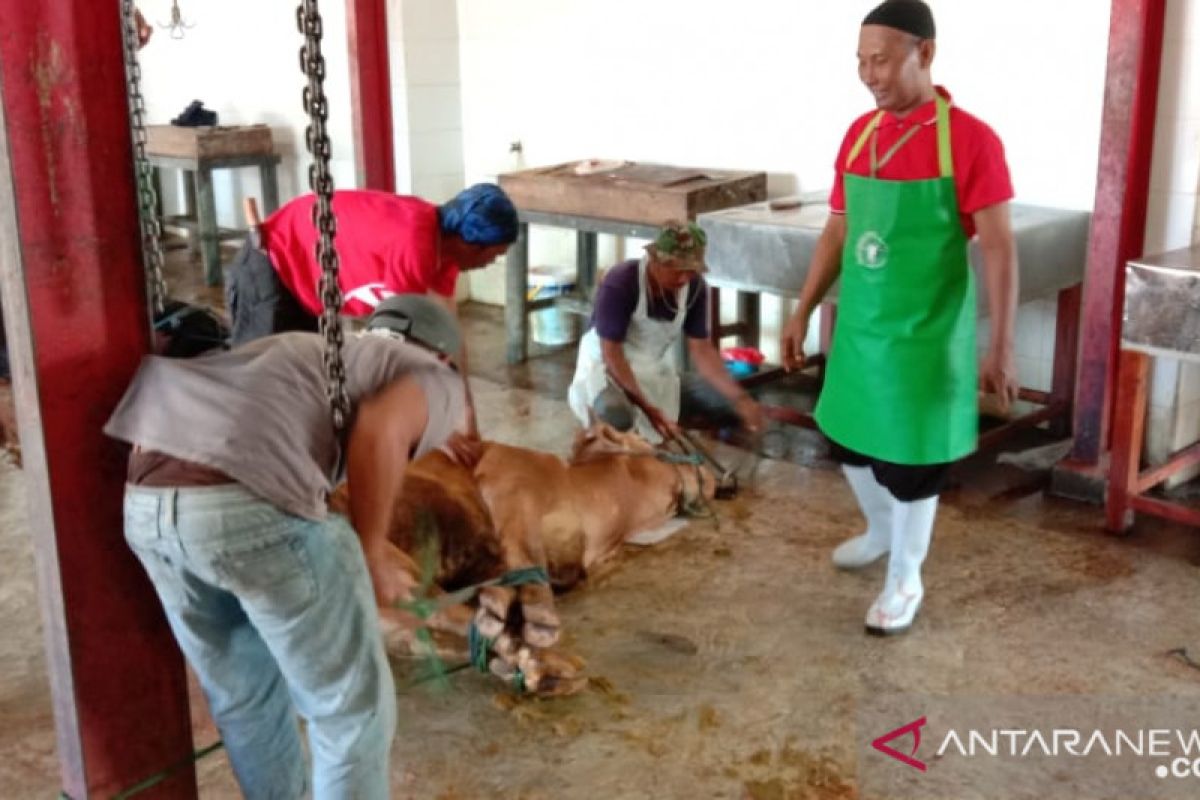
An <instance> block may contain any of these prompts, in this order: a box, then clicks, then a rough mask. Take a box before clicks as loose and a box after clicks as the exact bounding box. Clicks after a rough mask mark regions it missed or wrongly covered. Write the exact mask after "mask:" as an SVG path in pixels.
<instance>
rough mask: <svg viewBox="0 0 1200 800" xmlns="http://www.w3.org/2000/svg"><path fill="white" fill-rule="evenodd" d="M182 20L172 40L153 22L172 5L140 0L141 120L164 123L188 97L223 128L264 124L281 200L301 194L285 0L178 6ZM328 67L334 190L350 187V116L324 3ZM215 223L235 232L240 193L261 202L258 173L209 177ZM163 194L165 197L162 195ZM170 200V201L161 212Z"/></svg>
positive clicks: (343, 69) (342, 59) (292, 42)
mask: <svg viewBox="0 0 1200 800" xmlns="http://www.w3.org/2000/svg"><path fill="white" fill-rule="evenodd" d="M180 5H181V8H182V9H183V13H184V18H185V19H186V20H187V21H188V22H190V23H192V24H194V25H195V27H194V28H191V29H189V30H186V31H184V35H183V38H181V39H172V38H171V37H170V34H169V32H168V31H167V30H164V29H161V28H158V26H157V23H159V22H166V21H168V20H169V19H170V11H171V2H170V0H139V3H138V6H139V8H140V9H141V11H142V14H143V15H144V16H145V17H146V19H147V20H148V21H149V22H150V23H151V24H154V25H155V31H154V36H153V37H152V38H151V40H150V43H149V44H148V45H146V47H144V48H143V49H142V50H141V52H140V54H139V56H140V60H141V66H142V81H143V94H144V95H145V98H146V110H147V121H148V122H150V123H161V124H166V123H169V122H170V120H171V118H172V117H174V116H176V115H178V114H179V113H180V112H181V111H182V110H183V109H184V107H185V106H187V104H188V103H190V102H191V101H192V100H203V101H204V104H205V107H206V108H211V109H213V110H214V111H216V112H217V113H218V114H219V115H220V123H221V124H222V125H249V124H254V123H263V124H266V125H269V126H271V131H272V134H273V136H274V139H275V146H276V148H277V149H278V151H279V153H280V155H281V156H282V157H283V162H282V163H281V164H280V167H279V197H280V202H284V201H286V200H288V199H290V198H292V197H294V196H296V195H298V194H303V193H305V192H307V191H308V190H309V189H308V163H309V157H308V152H307V150H306V149H305V145H304V129H305V125H306V123H307V115H305V113H304V108H303V105H302V103H301V91H302V89H303V87H304V85H305V79H304V76H303V73H301V71H300V58H299V55H298V54H299V50H300V46H301V45H302V44H303V41H304V39H303V37H302V36H301V34H300V32H299V31H298V30H297V27H296V5H297V4H296V3H294V2H291V0H270V2H261V0H259V1H256V2H245V0H205V2H190V3H189V2H183V3H181V4H180ZM321 11H322V19H323V22H324V29H325V36H324V42H323V45H322V52H323V54H324V56H325V62H326V78H325V92H326V95H327V96H328V98H329V105H330V119H329V122H328V123H327V129H328V132H329V137H330V139H331V141H332V144H333V159H332V164H331V168H332V172H333V176H334V184H335V185H336V186H337V187H339V188H348V187H353V186H354V185H355V174H354V144H353V139H352V131H351V115H350V77H349V71H348V61H347V52H348V46H347V40H346V18H345V3H344V2H343V1H342V0H331V1H330V2H326V3H324V4H322V8H321ZM213 182H214V188H215V192H216V197H217V221H218V223H219V224H220V225H223V226H230V227H242V226H243V223H242V219H241V211H240V209H241V197H242V195H243V194H244V193H248V194H251V195H254V196H257V197H260V198H261V196H262V194H261V190H260V189H259V181H258V174H257V171H256V170H253V169H246V170H221V171H218V172H217V173H215V174H214V179H213ZM164 194H168V195H169V194H170V193H169V192H166V191H164ZM173 199H174V198H170V197H168V204H169V205H168V207H171V206H170V204H171V202H172V200H173Z"/></svg>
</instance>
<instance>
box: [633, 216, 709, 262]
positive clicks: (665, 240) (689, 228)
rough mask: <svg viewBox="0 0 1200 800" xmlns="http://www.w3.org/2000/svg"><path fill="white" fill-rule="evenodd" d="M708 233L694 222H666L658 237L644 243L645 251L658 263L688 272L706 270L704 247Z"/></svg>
mask: <svg viewBox="0 0 1200 800" xmlns="http://www.w3.org/2000/svg"><path fill="white" fill-rule="evenodd" d="M707 244H708V235H707V234H705V233H704V230H703V229H702V228H701V227H700V226H699V225H697V224H696V223H694V222H687V223H683V222H668V223H667V224H666V225H665V226H663V229H662V232H661V233H659V234H658V238H657V239H655V240H654V241H653V242H651V243H650V244H648V245H646V252H647V253H649V254H650V257H651V258H652V259H653V260H655V261H658V262H660V263H664V264H667V265H669V266H672V267H674V268H675V269H682V270H688V271H690V272H707V271H708V265H706V264H705V263H704V248H705V245H707Z"/></svg>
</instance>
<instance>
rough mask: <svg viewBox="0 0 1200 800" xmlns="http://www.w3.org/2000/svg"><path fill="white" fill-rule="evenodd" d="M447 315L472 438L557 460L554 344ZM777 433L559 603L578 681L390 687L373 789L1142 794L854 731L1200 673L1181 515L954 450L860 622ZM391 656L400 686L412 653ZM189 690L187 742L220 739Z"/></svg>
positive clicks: (48, 766)
mask: <svg viewBox="0 0 1200 800" xmlns="http://www.w3.org/2000/svg"><path fill="white" fill-rule="evenodd" d="M176 282H177V283H179V282H181V279H180V278H179V277H178V276H177V281H176ZM465 319H466V329H467V334H468V337H469V339H470V347H471V352H472V354H473V358H472V364H473V369H474V372H475V380H474V386H475V391H476V398H477V402H478V406H479V409H480V414H481V427H482V429H483V431H484V433H485V434H486V435H487V436H489V437H491V438H495V439H499V440H502V441H506V442H511V443H519V444H522V445H525V446H530V447H536V448H541V449H546V450H551V451H555V452H559V453H562V452H564V451H565V448H566V447H567V445H568V443H569V441H570V436H571V432H572V430H573V426H574V422H573V420H572V418H571V416H570V414H569V412H568V411H567V409H566V406H565V403H564V402H562V400H561V398H562V396H563V394H564V391H565V385H566V382H567V381H568V380H569V378H570V369H571V353H570V350H569V348H568V349H565V350H550V351H544V352H539V354H538V356H537V357H536V358H535V359H533V360H532V361H531V362H529V363H528V364H527V365H523V366H521V367H516V368H510V367H507V366H504V365H503V336H502V330H503V327H502V323H501V318H500V315H499V313H498V311H497V310H495V309H485V308H476V307H470V308H468V309H467V312H466V314H465ZM776 446H777V447H779V448H781V452H782V451H786V453H787V454H788V456H789V460H771V461H765V462H764V463H763V464H762V465H761V467H760V469H759V470H758V473H757V480H756V482H755V485H754V486H753V488H752V489H749V490H748V491H746V492H744V493H743V494H742V495H741V496H740V497H739V498H737V499H736V500H734V501H731V502H727V503H722V504H720V505H719V506H718V512H719V514H718V517H717V519H715V520H698V521H693V522H692V523H691V524H690V525H689V526H688V527H687V528H686V529H685V530H683V531H682V532H681V533H679V534H677V535H676V536H675V537H674V538H672V539H670V540H668V541H667V542H665V543H663V544H661V545H659V546H656V547H653V548H646V549H639V550H633V549H630V551H629V552H628V553H627V554H625V556H624V557H623V558H622V560H621V562H620V564H619V566H618V567H617V568H615V569H613V570H610V571H608V572H607V573H606V574H605V575H603V576H602V577H600V578H599V579H595V580H593V581H591V582H590V583H589V585H587V586H585V587H584V588H582V589H580V590H578V591H576V592H573V593H572V594H570V595H568V596H566V597H564V598H562V599H561V603H560V612H561V614H562V617H563V623H564V626H565V629H566V631H567V642H566V644H567V646H568V647H569V648H570V649H572V650H573V651H575V652H577V653H579V654H580V655H582V656H583V657H584V658H585V659H586V660H587V661H588V674H589V675H590V676H591V678H592V681H591V684H590V687H589V690H588V691H586V692H584V693H582V694H581V695H579V696H576V697H572V698H566V699H558V700H550V701H536V700H527V699H516V698H513V697H511V696H510V695H508V694H507V693H506V692H505V691H504V690H503V689H502V688H501V687H500V686H499V685H498V684H497V683H496V682H494V681H493V680H492V679H489V678H488V677H485V676H480V675H477V674H473V673H466V672H465V673H459V674H458V675H456V676H454V677H453V678H452V682H453V685H452V688H451V690H450V691H449V692H440V693H439V692H436V691H431V690H428V689H425V688H416V689H405V690H402V691H400V692H399V699H400V711H401V722H400V726H399V730H398V733H397V737H396V743H395V747H394V751H393V755H394V757H393V776H394V778H393V780H394V782H393V786H394V796H395V797H397V798H422V799H424V798H440V799H441V800H466V799H468V798H528V799H529V800H533V799H534V798H555V799H556V800H559V799H562V800H566V799H568V798H643V797H646V798H650V797H653V798H731V799H740V798H753V799H754V800H776V799H778V800H783V799H784V798H797V799H801V798H802V799H804V800H818V799H820V800H844V799H846V798H857V797H862V798H868V797H869V798H884V797H887V798H900V797H905V798H921V800H930V798H933V797H946V798H956V800H962V799H963V798H976V797H978V798H1050V797H1063V798H1084V797H1110V796H1112V797H1121V798H1131V797H1135V796H1145V797H1152V796H1154V797H1157V796H1161V795H1156V794H1153V793H1152V792H1153V790H1154V789H1155V784H1153V783H1150V784H1147V786H1148V788H1147V789H1146V793H1145V794H1144V795H1143V794H1140V793H1130V792H1129V791H1125V790H1122V791H1120V792H1118V793H1116V794H1113V792H1114V791H1116V790H1115V789H1114V788H1113V784H1112V782H1111V781H1109V780H1107V779H1106V778H1105V776H1104V775H1103V774H1102V773H1101V772H1099V771H1094V770H1090V771H1089V770H1082V771H1080V770H1076V771H1075V772H1070V773H1063V772H1062V768H1061V766H1052V765H1045V766H1043V767H1035V768H1026V769H1022V770H1012V771H1010V772H1009V773H1006V774H1005V777H1004V778H1003V780H1000V779H997V778H995V777H988V776H983V777H980V776H979V775H974V776H972V775H971V773H963V774H962V775H961V776H960V775H958V774H957V773H952V771H951V770H949V769H943V770H941V772H940V775H941V777H940V780H941V781H942V783H941V784H939V786H940V787H941V788H940V789H939V790H938V791H937V792H934V791H933V790H932V789H931V788H929V786H930V785H926V786H925V788H922V784H920V783H908V784H901V785H899V787H898V788H896V789H894V790H892V789H887V788H883V789H880V788H878V787H877V786H876V785H875V784H874V783H871V782H869V781H865V780H864V774H865V773H864V770H866V769H867V768H869V767H871V768H875V769H878V761H879V759H881V758H882V756H880V755H879V754H877V753H875V752H874V751H873V750H871V748H870V746H869V743H870V741H871V740H872V739H873V738H874V737H876V736H878V735H880V734H882V733H884V732H885V731H886V730H889V729H890V728H891V727H896V726H898V725H901V724H904V723H906V722H908V721H909V720H910V719H911V717H887V716H886V714H884V716H881V717H880V719H888V720H890V724H888V726H887V727H883V726H882V725H881V726H880V727H871V725H873V724H874V723H873V720H874V717H871V716H865V717H864V716H863V715H864V714H865V713H867V712H872V711H873V710H874V711H879V713H881V714H883V711H880V709H886V708H891V707H895V703H899V702H900V701H899V700H898V699H897V698H902V697H905V696H912V695H917V696H931V697H937V698H939V699H940V701H942V702H944V701H946V700H947V698H949V699H950V700H953V699H954V698H964V699H966V698H975V699H978V698H980V697H985V698H989V699H990V700H991V702H993V703H996V704H1001V705H1002V704H1004V703H1005V702H1007V701H1008V700H1011V702H1014V703H1016V702H1018V701H1019V700H1020V699H1021V698H1029V697H1038V698H1042V699H1041V701H1040V702H1042V703H1045V704H1053V703H1054V702H1056V700H1062V701H1063V702H1066V701H1068V700H1070V699H1079V698H1084V699H1087V698H1093V697H1095V698H1100V697H1104V698H1109V699H1110V700H1111V699H1112V698H1116V701H1115V702H1117V703H1120V702H1124V701H1128V702H1129V703H1133V704H1136V702H1137V699H1138V698H1142V697H1160V698H1161V697H1193V698H1194V697H1196V696H1197V694H1198V690H1200V672H1197V671H1196V669H1194V668H1193V667H1191V666H1189V665H1188V664H1187V663H1186V662H1185V660H1184V659H1181V658H1179V657H1177V656H1172V655H1170V651H1171V650H1173V649H1175V648H1179V647H1189V646H1190V649H1191V652H1192V653H1194V654H1200V629H1198V625H1197V621H1196V620H1197V617H1196V609H1197V607H1198V606H1200V582H1198V581H1197V565H1198V564H1200V536H1198V535H1197V534H1196V532H1195V531H1189V530H1186V529H1182V528H1179V527H1177V526H1172V525H1167V524H1163V523H1159V522H1157V521H1154V520H1149V519H1145V518H1143V519H1141V520H1139V523H1138V525H1137V527H1136V528H1135V530H1134V533H1133V534H1132V535H1131V536H1129V537H1126V538H1123V539H1113V538H1109V537H1106V536H1104V535H1102V534H1101V533H1100V528H1099V525H1100V521H1101V515H1100V512H1099V510H1098V509H1096V508H1091V507H1086V506H1080V505H1075V504H1072V503H1067V502H1065V501H1058V500H1054V499H1049V498H1046V497H1044V496H1043V495H1042V493H1041V489H1042V487H1043V485H1044V482H1045V477H1044V475H1040V474H1036V473H1026V472H1022V471H1020V470H1017V469H1015V468H1013V467H1008V466H1002V465H995V464H994V463H992V462H993V459H992V458H991V457H987V458H980V459H976V460H975V461H973V462H972V463H970V464H968V465H967V466H966V467H965V468H964V469H962V470H960V471H959V473H958V475H957V478H956V486H955V488H953V489H952V490H951V491H949V492H947V494H946V495H945V497H944V501H943V504H942V508H941V511H940V512H939V517H938V521H937V526H936V533H935V538H934V544H933V548H932V553H931V556H930V558H929V560H928V563H927V568H926V571H925V576H926V587H927V589H926V591H927V597H926V604H925V607H924V610H923V612H922V615H921V617H920V618H919V620H918V622H917V624H916V626H915V628H914V629H913V631H912V632H911V633H910V634H909V635H907V636H904V637H900V638H896V639H888V640H880V639H875V638H870V637H867V636H865V635H864V633H863V629H862V619H863V615H864V613H865V611H866V608H867V606H868V605H869V603H870V601H871V599H872V598H873V597H874V595H875V593H876V592H877V591H878V589H879V587H880V585H881V582H882V567H881V566H878V567H875V568H872V569H870V570H868V571H866V572H865V573H863V574H844V573H839V572H837V571H836V570H835V569H834V568H833V567H832V565H831V564H830V563H829V553H830V551H831V549H832V548H833V547H834V546H835V545H836V544H837V543H838V542H839V541H841V540H842V539H843V538H845V537H847V536H849V535H853V534H855V533H857V532H858V531H859V529H860V527H861V525H862V522H861V519H860V518H859V516H858V513H857V511H856V508H855V505H854V502H853V499H852V497H851V495H850V493H849V491H848V489H847V487H846V485H845V482H844V481H843V479H842V478H841V476H840V475H839V474H838V473H837V472H836V471H835V470H833V469H831V468H830V466H829V465H828V464H827V463H826V462H824V460H823V459H822V457H821V445H820V443H819V441H818V440H816V439H815V438H813V437H812V435H811V434H807V433H799V434H795V433H793V434H789V435H787V436H781V437H776ZM797 462H798V463H797ZM22 481H23V475H22V473H21V472H20V471H19V470H17V469H15V468H14V467H12V466H11V465H5V464H0V609H2V611H3V619H4V620H5V625H4V628H5V632H6V635H5V636H4V637H3V641H2V644H0V721H2V723H3V724H0V787H4V788H3V792H2V794H3V796H5V797H22V798H24V797H50V796H52V795H53V794H54V792H55V791H56V790H57V780H56V775H57V765H56V762H55V757H54V734H53V729H52V721H51V717H50V708H49V703H50V700H49V694H48V686H47V681H46V678H45V674H44V666H45V665H44V659H43V655H42V647H41V638H40V632H39V625H38V614H37V608H36V606H37V603H36V595H35V587H34V584H33V580H34V578H33V563H32V547H31V545H30V540H29V535H28V531H27V526H26V522H25V508H24V501H23V483H22ZM395 666H396V675H397V681H398V684H401V685H403V684H404V683H405V681H406V680H408V679H409V678H410V677H411V675H412V671H413V665H412V664H411V663H407V662H397V663H396V665H395ZM195 699H196V702H195V704H194V705H195V706H196V709H197V711H196V717H197V734H196V743H197V745H198V746H200V745H204V744H207V743H209V742H210V741H212V740H215V739H216V733H215V731H213V730H212V728H211V724H210V723H208V722H207V720H206V719H205V718H204V712H203V703H202V700H201V699H200V698H199V697H198V696H196V698H195ZM893 701H895V703H894V702H893ZM864 720H865V721H864ZM925 747H926V748H928V745H926V746H925ZM922 752H923V753H925V754H926V755H928V753H927V750H923V751H922ZM926 760H928V759H926ZM938 766H939V765H938V764H936V763H935V764H933V765H932V766H931V767H930V775H933V774H935V773H937V772H938ZM896 769H900V770H903V769H906V768H904V767H897V768H896ZM915 774H916V773H914V775H915ZM200 780H201V789H202V791H201V796H202V797H206V798H224V797H236V796H237V792H236V789H235V787H234V784H233V782H232V779H231V777H230V775H229V771H228V768H227V765H226V762H225V760H224V757H223V756H222V755H221V754H217V755H214V756H210V757H209V758H207V759H205V761H203V762H202V763H201V765H200ZM1170 796H1174V795H1170ZM1185 796H1193V797H1194V796H1196V794H1195V793H1193V794H1191V795H1185Z"/></svg>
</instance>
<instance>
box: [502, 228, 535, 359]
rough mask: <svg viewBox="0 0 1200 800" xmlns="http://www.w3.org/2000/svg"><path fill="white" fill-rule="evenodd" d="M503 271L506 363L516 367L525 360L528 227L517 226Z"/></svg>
mask: <svg viewBox="0 0 1200 800" xmlns="http://www.w3.org/2000/svg"><path fill="white" fill-rule="evenodd" d="M504 263H505V268H506V269H507V272H508V274H507V280H506V281H505V299H504V330H505V333H506V334H507V336H508V352H507V357H508V363H509V364H520V363H522V362H523V361H525V359H526V358H528V357H529V313H528V310H527V308H526V303H527V302H528V297H529V225H528V224H527V223H524V222H522V223H520V224H519V225H518V226H517V241H516V242H514V243H513V246H512V247H511V248H509V251H508V256H507V257H506V258H505V260H504Z"/></svg>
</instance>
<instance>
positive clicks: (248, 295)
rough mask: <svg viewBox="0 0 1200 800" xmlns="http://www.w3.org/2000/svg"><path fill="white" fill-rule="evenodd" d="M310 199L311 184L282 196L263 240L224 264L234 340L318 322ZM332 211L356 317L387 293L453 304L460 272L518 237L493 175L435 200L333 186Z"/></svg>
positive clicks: (349, 305) (345, 288)
mask: <svg viewBox="0 0 1200 800" xmlns="http://www.w3.org/2000/svg"><path fill="white" fill-rule="evenodd" d="M314 203H315V198H314V196H313V195H311V194H308V195H304V196H302V197H298V198H296V199H295V200H292V201H291V202H289V203H287V204H285V205H284V206H283V207H282V208H280V209H279V210H278V211H276V212H275V213H273V214H272V215H271V216H269V217H268V218H267V219H266V220H264V221H263V223H262V225H261V227H260V231H259V236H260V239H261V250H260V249H259V248H256V247H253V246H250V245H248V246H247V247H246V248H245V249H243V251H242V252H241V253H240V254H239V255H238V257H237V259H235V260H234V262H233V264H232V265H231V266H230V269H229V275H228V279H227V281H226V286H227V290H226V291H227V300H228V306H229V311H230V317H231V322H232V325H233V337H232V338H233V344H235V345H237V344H240V343H242V342H244V341H249V340H250V339H254V338H257V337H259V336H265V335H268V334H270V333H278V332H280V331H283V330H294V329H297V328H301V329H306V328H307V329H313V330H315V329H316V318H317V317H318V316H319V315H320V313H321V297H320V282H321V267H320V265H319V264H318V263H317V257H316V243H317V231H316V227H315V226H314V225H313V221H312V210H313V205H314ZM333 214H334V217H335V219H336V220H337V235H336V236H335V238H334V246H335V247H336V249H337V253H338V264H339V272H338V283H339V284H340V285H341V289H342V297H343V306H342V309H341V312H342V313H343V314H347V315H349V316H354V317H360V316H364V315H366V314H369V313H370V312H371V310H372V309H374V308H375V306H377V305H379V302H380V301H381V300H383V299H384V298H385V297H390V296H391V295H394V294H414V293H415V294H433V295H436V296H438V297H440V298H443V299H445V300H446V301H447V302H448V304H449V305H450V306H451V308H453V305H454V303H453V301H454V290H455V286H456V284H457V281H458V273H459V272H460V271H464V270H471V269H478V268H480V267H485V266H487V265H488V264H490V263H491V262H492V261H494V260H495V259H496V257H497V256H499V255H501V254H503V253H504V251H505V250H507V249H508V247H509V245H511V244H512V243H513V242H514V241H516V238H517V211H516V209H515V208H514V207H513V204H512V201H511V200H509V199H508V196H507V195H506V194H505V193H504V191H503V190H502V189H500V187H498V186H495V185H494V184H485V183H481V184H476V185H475V186H472V187H470V188H469V189H465V190H464V191H462V192H460V193H459V194H458V195H457V196H455V197H454V199H452V200H450V201H449V202H448V203H445V204H444V205H441V206H438V205H434V204H433V203H430V202H427V201H425V200H422V199H421V198H419V197H407V196H403V195H395V194H391V193H388V192H375V191H362V190H353V191H340V192H335V193H334V195H333ZM264 257H265V258H264ZM264 262H269V264H265V263H264ZM265 266H269V267H270V269H269V271H267V270H264V267H265ZM264 273H265V274H264Z"/></svg>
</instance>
